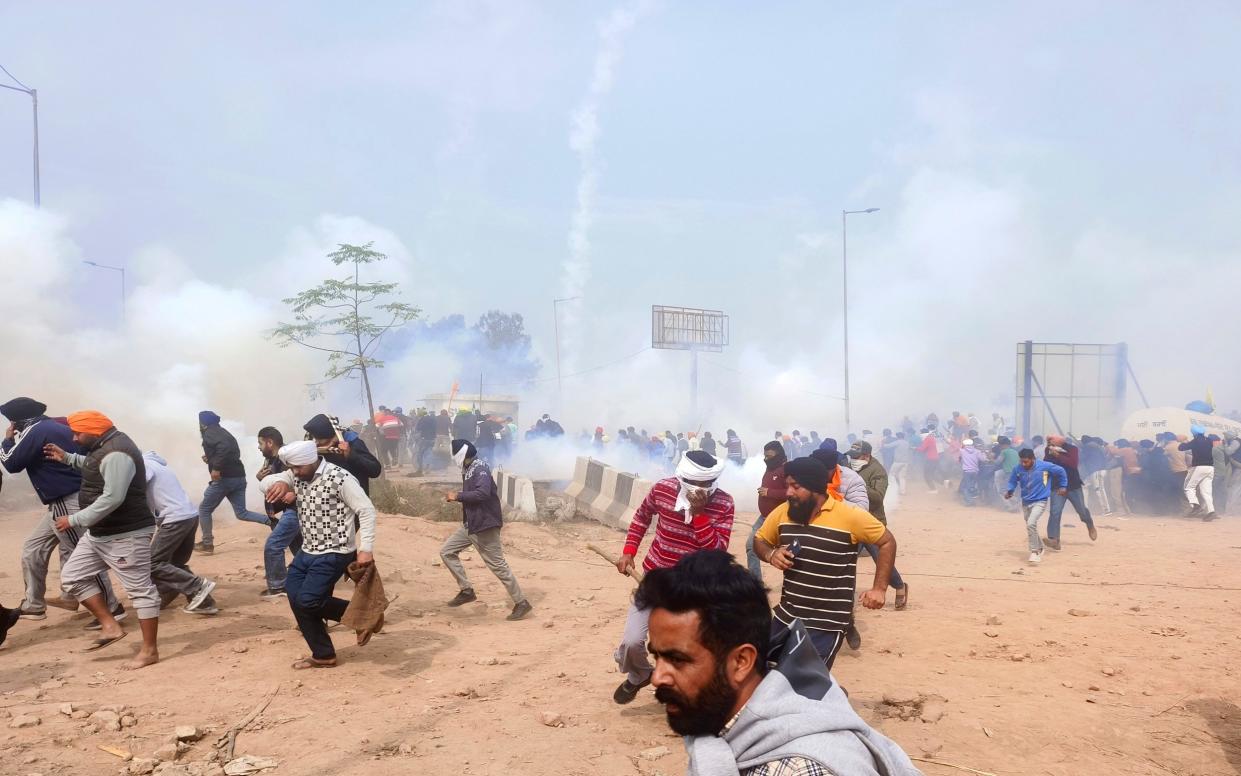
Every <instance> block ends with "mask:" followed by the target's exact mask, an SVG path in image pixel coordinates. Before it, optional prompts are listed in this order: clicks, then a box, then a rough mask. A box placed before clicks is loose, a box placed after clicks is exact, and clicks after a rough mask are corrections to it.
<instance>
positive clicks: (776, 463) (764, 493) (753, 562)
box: [745, 442, 788, 582]
mask: <svg viewBox="0 0 1241 776" xmlns="http://www.w3.org/2000/svg"><path fill="white" fill-rule="evenodd" d="M787 461H788V456H787V455H785V453H784V445H782V444H780V443H779V442H768V443H767V444H765V445H763V463H765V464H767V471H765V472H763V483H762V485H760V486H759V488H758V519H757V520H755V521H754V527H753V528H751V529H750V540H749V541H748V542H746V543H745V562H746V565H747V566H748V567H749V569H750V573H751V574H753V575H754V578H755V579H757V580H758V581H760V582H761V581H763V567H762V566H761V565H759V559H758V556H757V555H755V554H754V534H756V533H758V530H759V529H760V528H762V527H763V520H765V519H766V517H767V515H769V514H771V510H773V509H775V508H776V507H778V506H780V505H781V504H783V503H784V499H785V498H786V497H787V496H788V488H787V485H786V484H785V478H784V464H785V463H786V462H787Z"/></svg>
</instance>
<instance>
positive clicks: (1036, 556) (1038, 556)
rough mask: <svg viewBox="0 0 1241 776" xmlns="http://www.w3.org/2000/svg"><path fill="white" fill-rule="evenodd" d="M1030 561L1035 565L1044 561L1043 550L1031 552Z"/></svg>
mask: <svg viewBox="0 0 1241 776" xmlns="http://www.w3.org/2000/svg"><path fill="white" fill-rule="evenodd" d="M1030 562H1031V563H1033V564H1035V565H1038V564H1039V563H1042V562H1043V551H1042V550H1039V551H1038V552H1032V553H1030Z"/></svg>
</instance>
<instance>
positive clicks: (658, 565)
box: [612, 450, 735, 704]
mask: <svg viewBox="0 0 1241 776" xmlns="http://www.w3.org/2000/svg"><path fill="white" fill-rule="evenodd" d="M723 472H724V462H723V461H721V460H719V459H717V458H715V456H713V455H711V454H709V453H706V452H704V451H702V450H690V451H689V452H688V453H686V454H685V455H683V456H682V457H681V461H680V462H679V463H678V464H677V468H676V474H675V475H674V476H672V477H669V478H667V479H663V480H660V481H659V482H657V483H655V486H654V487H653V488H651V492H650V493H648V494H647V496H646V499H645V500H644V501H643V502H642V506H640V507H638V509H637V511H636V512H634V515H633V522H632V523H630V524H629V535H628V536H627V537H626V538H625V549H624V552H623V553H622V555H621V557H620V560H618V561H617V562H616V570H617V571H619V572H620V573H622V574H630V573H632V572H633V569H634V558H635V556H636V555H637V554H638V545H640V544H641V543H642V537H643V536H645V535H646V531H647V529H648V528H649V527H650V525H651V521H652V520H654V519H656V518H658V520H657V522H656V525H655V539H654V540H653V541H652V542H651V546H650V548H649V549H648V550H647V551H646V558H645V560H643V562H642V570H643V571H644V572H646V571H650V570H651V569H662V568H671V567H673V566H675V565H676V564H677V561H679V560H680V559H681V558H683V557H685V556H686V555H690V554H692V553H695V552H697V551H699V550H727V549H728V540H729V537H731V536H732V531H733V516H734V511H735V510H734V506H733V497H732V496H730V495H728V494H727V493H725V492H724V491H722V490H720V489H719V488H718V487H716V481H717V480H718V479H719V477H720V475H721V474H722V473H723ZM649 616H650V612H649V610H647V609H639V608H638V607H637V606H636V605H634V604H630V605H629V614H628V615H627V616H626V618H625V632H624V635H623V636H622V637H621V643H620V646H618V647H617V648H616V654H615V658H616V664H617V666H619V667H620V670H622V671H624V672H625V673H626V675H627V676H626V677H625V680H624V681H623V682H621V683H620V686H619V687H617V688H616V692H614V693H613V694H612V699H613V700H614V701H616V702H617V703H621V704H624V703H629V702H630V701H632V700H633V699H634V698H635V697H637V695H638V691H639V690H641V689H642V688H643V687H645V686H647V685H648V684H650V683H651V673H652V672H653V671H654V667H653V666H652V665H651V661H650V660H649V659H648V657H647V652H646V634H647V619H648V618H649Z"/></svg>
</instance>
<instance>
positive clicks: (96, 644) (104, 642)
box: [82, 632, 129, 652]
mask: <svg viewBox="0 0 1241 776" xmlns="http://www.w3.org/2000/svg"><path fill="white" fill-rule="evenodd" d="M128 635H129V633H128V632H126V633H122V634H121V635H119V636H112V637H111V638H102V639H95V640H94V641H92V642H91V643H90V646H89V647H87V648H86V649H84V650H82V651H83V652H94V651H95V650H97V649H103V648H104V647H106V646H108V645H109V644H115V643H116V642H118V641H120V640H121V639H123V638H125V637H126V636H128Z"/></svg>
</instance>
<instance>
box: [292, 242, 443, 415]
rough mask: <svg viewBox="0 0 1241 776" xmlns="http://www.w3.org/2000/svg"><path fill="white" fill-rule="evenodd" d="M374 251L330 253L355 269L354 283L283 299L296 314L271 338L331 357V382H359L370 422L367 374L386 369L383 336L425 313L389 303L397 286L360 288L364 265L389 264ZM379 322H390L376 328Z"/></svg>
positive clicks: (348, 248)
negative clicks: (377, 354)
mask: <svg viewBox="0 0 1241 776" xmlns="http://www.w3.org/2000/svg"><path fill="white" fill-rule="evenodd" d="M372 245H374V243H367V244H366V245H347V244H345V243H341V244H340V245H338V246H337V248H336V250H334V251H332V252H331V253H329V254H328V258H329V259H331V260H332V263H333V264H335V265H336V266H338V267H339V266H342V265H352V266H353V277H352V278H350V277H348V276H346V277H345V278H343V279H341V280H335V279H332V278H329V279H327V280H324V281H323V282H322V283H320V284H319V285H317V286H315V287H314V288H311V289H307V290H306V291H303V292H301V293H300V294H298V295H297V296H294V297H291V298H289V299H285V300H284V303H285V304H287V305H289V307H290V309H291V310H292V312H293V322H292V323H280V324H279V325H277V326H276V328H275V329H274V330H273V331H272V333H271V337H272V339H274V340H275V341H276V343H277V344H278V345H280V347H288V346H289V345H291V344H298V345H301V346H302V347H306V348H310V349H311V350H318V351H322V352H324V353H327V354H328V357H327V363H328V367H327V372H326V373H325V377H326V378H327V379H328V380H335V379H337V378H339V377H348V378H359V377H360V378H361V379H362V390H363V392H364V393H365V395H366V405H367V409H369V410H370V416H369V417H372V418H373V417H375V400H374V398H373V396H372V395H371V380H370V372H369V370H371V369H382V368H383V365H384V364H383V362H382V361H380V360H379V359H377V358H375V357H374V355H373V354H374V353H375V350H376V349H377V348H378V346H379V341H380V340H381V339H382V338H383V336H384V335H385V334H387V333H388V332H389V331H392V330H393V329H396V328H399V327H401V326H404V325H405V324H406V323H409V322H410V321H412V320H414V319H415V318H417V317H418V313H419V312H421V311H420V310H419V309H418V308H416V307H414V306H412V305H408V304H405V303H404V302H398V301H389V300H390V299H391V298H392V297H394V296H396V295H397V293H398V292H397V285H398V284H396V283H381V282H377V281H373V282H369V283H363V282H362V280H361V267H362V265H363V264H374V263H376V262H380V261H383V260H384V259H387V258H388V257H387V256H386V255H384V254H382V253H380V252H379V251H376V250H372V249H371V246H372ZM376 317H378V318H380V319H381V320H384V319H386V320H387V322H386V323H377V322H376V320H375V318H376Z"/></svg>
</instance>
